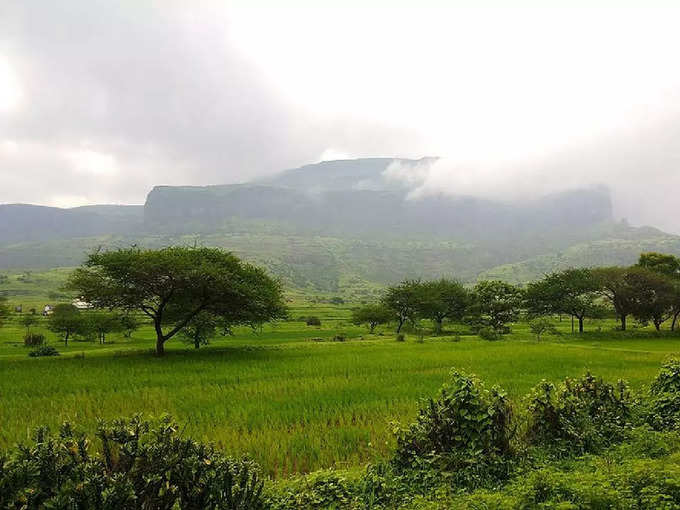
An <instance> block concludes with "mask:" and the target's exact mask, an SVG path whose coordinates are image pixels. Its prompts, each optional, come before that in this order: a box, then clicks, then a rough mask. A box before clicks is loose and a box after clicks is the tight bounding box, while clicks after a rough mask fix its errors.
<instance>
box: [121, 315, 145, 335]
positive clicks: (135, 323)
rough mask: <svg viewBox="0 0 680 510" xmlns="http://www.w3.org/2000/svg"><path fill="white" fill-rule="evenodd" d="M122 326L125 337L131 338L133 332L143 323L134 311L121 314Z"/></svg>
mask: <svg viewBox="0 0 680 510" xmlns="http://www.w3.org/2000/svg"><path fill="white" fill-rule="evenodd" d="M120 326H121V329H122V331H123V336H124V337H125V338H130V337H131V336H132V333H134V332H135V331H137V330H138V329H139V328H140V326H141V323H140V321H139V319H137V317H136V316H135V315H134V314H132V313H125V314H123V315H121V316H120Z"/></svg>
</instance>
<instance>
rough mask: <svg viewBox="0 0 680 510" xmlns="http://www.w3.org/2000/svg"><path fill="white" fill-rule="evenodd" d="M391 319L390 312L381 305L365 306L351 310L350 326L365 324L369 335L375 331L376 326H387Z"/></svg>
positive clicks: (391, 314)
mask: <svg viewBox="0 0 680 510" xmlns="http://www.w3.org/2000/svg"><path fill="white" fill-rule="evenodd" d="M392 318H393V313H392V310H390V309H389V308H387V307H386V306H385V305H383V304H382V303H373V304H367V305H363V306H361V307H359V308H355V309H354V310H352V324H355V325H357V326H359V325H361V324H367V325H368V329H369V331H370V332H371V333H373V332H374V331H375V328H376V326H378V325H380V324H387V323H388V322H390V321H391V320H392Z"/></svg>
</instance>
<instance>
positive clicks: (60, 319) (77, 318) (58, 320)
mask: <svg viewBox="0 0 680 510" xmlns="http://www.w3.org/2000/svg"><path fill="white" fill-rule="evenodd" d="M85 325H86V323H85V319H84V317H83V314H81V313H80V310H78V308H76V307H75V306H73V305H71V304H67V303H60V304H58V305H54V308H53V309H52V313H51V314H50V315H49V316H48V317H47V329H49V330H50V331H52V332H53V333H57V334H60V335H61V336H62V338H63V340H64V346H67V345H68V340H69V338H71V336H73V335H74V334H75V333H82V332H83V331H84V329H85Z"/></svg>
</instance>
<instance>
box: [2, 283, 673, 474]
mask: <svg viewBox="0 0 680 510" xmlns="http://www.w3.org/2000/svg"><path fill="white" fill-rule="evenodd" d="M36 302H37V301H36ZM350 307H351V305H350V304H347V305H340V306H334V305H329V304H319V303H317V304H315V303H311V302H309V300H308V299H305V298H304V297H303V296H301V295H296V296H293V301H292V303H291V317H293V318H294V319H297V318H299V317H304V316H308V315H316V316H319V317H320V318H321V320H322V326H321V328H316V327H308V326H306V325H305V323H304V322H301V321H298V320H294V321H291V322H282V323H279V324H277V325H273V326H267V327H265V328H264V329H263V330H262V331H261V332H253V331H250V330H247V329H241V330H238V331H236V334H235V335H234V336H233V337H227V338H218V339H216V340H215V341H213V342H212V344H211V345H210V346H207V347H204V348H201V349H200V350H198V351H195V350H194V349H193V348H190V347H187V346H186V345H184V344H183V343H181V341H179V339H176V338H175V339H172V340H170V341H169V342H168V345H167V347H168V354H167V356H166V357H164V358H156V357H154V356H153V355H152V354H151V352H150V349H151V347H152V344H153V342H152V332H151V329H150V328H148V327H145V328H143V329H141V330H140V331H138V332H136V333H135V334H134V335H133V338H132V339H124V338H122V337H121V336H118V335H114V336H112V337H111V339H110V342H109V343H108V344H106V345H103V346H100V345H98V344H95V343H91V342H71V343H70V345H69V347H68V348H63V347H62V346H61V345H60V344H59V343H58V340H57V338H56V336H54V335H53V334H51V333H49V332H46V331H45V330H44V329H42V325H39V326H37V330H38V331H41V332H45V333H46V335H47V336H48V339H49V342H50V344H51V345H54V346H55V347H57V348H58V349H59V350H60V351H61V352H62V355H61V356H60V357H58V358H37V359H34V358H29V357H28V356H27V352H28V349H27V348H25V347H23V345H21V342H20V339H21V338H22V336H23V333H24V331H23V329H22V328H21V327H20V326H19V325H18V324H16V323H10V324H9V325H7V326H6V327H4V328H2V329H0V374H1V377H0V423H1V424H2V426H1V427H0V449H2V448H4V447H7V446H9V445H11V444H13V443H15V442H17V441H21V440H24V439H25V438H27V437H28V435H29V434H30V432H31V430H32V429H33V428H34V427H36V426H38V425H41V424H49V425H52V426H56V425H58V424H59V423H60V422H62V421H64V420H72V421H74V422H76V423H78V424H80V425H81V426H84V427H88V428H94V427H95V425H96V422H97V419H98V418H105V419H109V418H116V417H120V416H130V415H133V414H135V413H143V414H144V415H160V414H163V413H170V414H172V415H173V416H174V417H176V418H177V419H178V420H179V422H180V423H184V424H186V430H185V433H186V434H187V435H189V436H191V437H194V438H196V439H205V440H209V441H213V442H215V443H216V444H217V445H219V447H221V448H223V449H224V450H226V451H227V452H229V453H234V454H248V455H249V456H251V457H253V458H254V459H255V460H257V461H258V462H259V463H260V464H261V465H262V466H263V468H264V470H265V471H266V472H267V473H268V474H269V475H271V476H273V477H286V476H290V475H292V474H294V473H300V472H309V471H313V470H316V469H319V468H325V467H331V466H335V467H343V468H351V467H354V466H358V465H361V464H363V463H366V462H368V461H371V460H375V459H378V458H380V457H381V456H384V455H385V454H387V453H388V452H389V451H390V449H391V447H392V443H391V437H390V428H391V427H390V422H392V421H395V420H396V421H402V422H404V421H408V420H410V419H412V418H413V417H414V416H415V413H416V410H417V407H418V403H419V401H420V399H422V398H423V397H426V396H429V395H433V394H435V393H436V391H437V389H438V388H439V386H440V385H441V384H442V382H443V381H444V380H445V378H446V376H447V374H448V372H449V371H450V369H451V368H452V367H455V368H457V369H462V370H466V371H471V372H474V373H476V374H477V375H479V376H480V377H481V378H482V379H484V380H485V381H486V382H488V383H493V384H499V385H501V386H503V387H504V388H505V389H506V390H507V391H508V392H509V393H510V395H511V397H512V398H513V399H515V400H516V401H519V400H520V399H521V398H522V397H523V395H525V394H526V393H527V392H528V391H529V390H530V388H531V387H532V386H534V385H535V384H536V383H537V382H539V381H540V380H541V379H543V378H545V379H550V380H553V381H558V380H560V379H562V378H564V377H565V376H578V375H580V374H582V373H583V372H585V371H586V370H590V371H592V372H593V373H595V374H597V375H601V376H603V377H605V378H608V379H613V380H615V379H618V378H625V379H627V380H628V381H629V382H630V383H631V384H632V386H633V387H634V388H636V389H641V388H642V387H643V385H645V384H648V383H649V381H650V380H651V379H652V378H653V377H654V375H655V374H656V373H657V371H658V370H659V365H660V363H661V362H662V361H663V360H664V359H666V358H668V357H669V356H670V355H672V354H674V353H676V352H680V336H662V337H655V336H654V335H652V334H651V332H649V331H648V330H642V329H641V330H637V331H634V332H631V333H628V334H627V335H626V336H625V337H624V336H622V335H621V334H620V333H618V332H614V331H612V328H613V326H614V323H613V321H600V322H598V323H590V324H589V325H588V326H589V329H590V332H588V333H586V334H585V335H583V336H582V337H578V336H576V337H574V336H572V335H571V334H569V333H568V331H569V324H568V322H567V321H564V322H561V323H559V325H560V329H561V330H562V331H563V333H564V334H562V335H560V336H548V337H545V338H544V339H543V340H542V341H541V342H540V343H537V342H536V341H535V339H534V338H533V337H532V335H531V334H530V333H529V332H528V331H527V329H526V325H523V324H518V325H515V326H514V328H513V333H512V334H510V335H508V336H507V337H506V338H505V339H504V340H502V341H498V342H487V341H483V340H480V339H479V338H478V337H476V336H473V335H470V334H467V333H466V331H465V328H463V327H460V328H459V329H460V331H461V333H462V334H461V335H460V337H459V338H460V341H454V339H455V336H454V333H453V329H455V328H454V327H453V326H451V327H449V330H450V331H449V333H448V334H446V335H443V336H441V337H426V338H425V340H424V342H423V343H419V342H417V341H416V337H415V336H413V335H408V336H407V341H406V342H403V343H402V342H396V341H395V340H394V334H393V332H392V331H391V330H389V329H387V328H385V329H383V330H381V331H379V332H378V333H379V334H376V335H368V334H367V330H366V329H363V328H359V327H356V326H353V325H351V324H350V323H349V321H348V318H349V311H350ZM598 329H599V330H601V331H600V332H597V330H598ZM337 334H344V335H346V336H347V338H348V340H347V341H345V342H334V341H331V338H332V337H333V336H335V335H337ZM313 339H316V340H313ZM318 339H323V340H324V341H319V340H318Z"/></svg>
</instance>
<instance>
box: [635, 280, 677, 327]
mask: <svg viewBox="0 0 680 510" xmlns="http://www.w3.org/2000/svg"><path fill="white" fill-rule="evenodd" d="M627 279H628V284H629V285H630V286H631V291H632V292H633V295H634V296H635V298H634V304H633V315H634V316H635V318H636V319H637V320H638V321H639V322H641V323H643V324H645V323H648V322H652V323H653V324H654V327H655V328H656V330H657V331H659V330H660V329H661V325H662V324H663V323H664V322H666V321H667V320H668V319H670V318H671V317H672V316H673V310H674V305H675V304H676V303H677V287H676V286H674V285H673V282H672V281H671V280H670V279H669V277H668V276H666V275H664V274H662V273H658V272H655V271H652V270H650V269H647V268H645V267H635V268H631V270H630V272H629V273H628V276H627Z"/></svg>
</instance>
